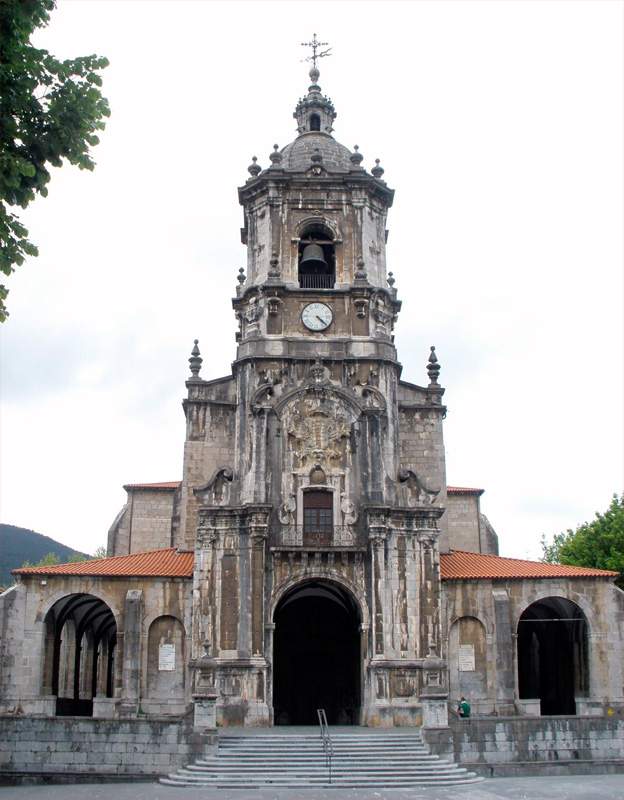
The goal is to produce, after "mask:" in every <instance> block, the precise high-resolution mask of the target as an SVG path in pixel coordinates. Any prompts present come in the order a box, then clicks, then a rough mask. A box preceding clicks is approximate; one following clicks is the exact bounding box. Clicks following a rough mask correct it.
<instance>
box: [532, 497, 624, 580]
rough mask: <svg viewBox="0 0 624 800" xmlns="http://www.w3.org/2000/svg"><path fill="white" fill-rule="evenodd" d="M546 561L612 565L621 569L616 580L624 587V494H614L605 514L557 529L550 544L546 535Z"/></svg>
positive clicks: (601, 567) (543, 554)
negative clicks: (574, 525) (590, 520)
mask: <svg viewBox="0 0 624 800" xmlns="http://www.w3.org/2000/svg"><path fill="white" fill-rule="evenodd" d="M542 551H543V552H542V558H541V560H542V561H546V562H548V563H549V564H571V565H573V566H579V567H596V568H597V569H612V570H614V571H616V572H619V573H620V577H619V578H618V579H617V580H616V584H617V585H618V586H619V587H620V589H624V494H623V495H622V496H621V497H618V496H617V494H614V495H613V499H612V500H611V504H610V505H609V508H608V509H607V510H606V512H605V513H604V514H598V513H597V514H596V519H594V520H593V521H592V522H586V523H584V524H583V525H579V527H578V528H577V529H576V530H571V529H569V530H567V531H566V532H565V533H557V534H555V536H554V537H553V540H552V542H551V543H550V544H549V543H548V542H547V541H546V537H544V536H542Z"/></svg>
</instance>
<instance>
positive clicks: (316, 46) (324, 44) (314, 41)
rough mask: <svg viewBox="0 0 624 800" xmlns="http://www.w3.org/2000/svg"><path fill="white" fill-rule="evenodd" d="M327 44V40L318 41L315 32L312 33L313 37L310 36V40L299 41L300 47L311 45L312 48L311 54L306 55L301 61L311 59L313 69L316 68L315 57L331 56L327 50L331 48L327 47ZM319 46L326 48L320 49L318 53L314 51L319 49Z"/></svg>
mask: <svg viewBox="0 0 624 800" xmlns="http://www.w3.org/2000/svg"><path fill="white" fill-rule="evenodd" d="M328 44H329V42H319V40H318V39H317V38H316V34H314V35H313V37H312V41H311V42H301V46H302V47H311V48H312V55H311V56H308V57H307V58H303V59H301V60H302V61H311V62H312V66H313V67H314V69H316V59H317V58H323V57H324V56H331V55H332V54H331V53H330V52H329V51H330V50H331V47H327V45H328ZM319 47H327V50H321V52H320V53H317V52H316V51H317V50H318V49H319Z"/></svg>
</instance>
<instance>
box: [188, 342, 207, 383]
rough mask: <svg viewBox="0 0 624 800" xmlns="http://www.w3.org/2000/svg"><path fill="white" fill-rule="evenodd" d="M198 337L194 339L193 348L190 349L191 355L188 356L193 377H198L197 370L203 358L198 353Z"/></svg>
mask: <svg viewBox="0 0 624 800" xmlns="http://www.w3.org/2000/svg"><path fill="white" fill-rule="evenodd" d="M198 344H199V339H195V340H194V343H193V349H192V350H191V357H190V358H189V364H190V365H191V373H192V374H193V377H194V378H198V377H199V370H200V369H201V365H202V361H203V360H204V359H203V358H202V357H201V356H200V354H199V347H198V346H197V345H198Z"/></svg>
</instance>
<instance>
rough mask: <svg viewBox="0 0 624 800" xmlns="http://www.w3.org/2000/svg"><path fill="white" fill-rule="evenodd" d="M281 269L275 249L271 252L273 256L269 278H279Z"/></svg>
mask: <svg viewBox="0 0 624 800" xmlns="http://www.w3.org/2000/svg"><path fill="white" fill-rule="evenodd" d="M279 276H280V271H279V258H278V257H277V253H276V252H275V250H274V251H273V252H272V253H271V258H270V260H269V278H279Z"/></svg>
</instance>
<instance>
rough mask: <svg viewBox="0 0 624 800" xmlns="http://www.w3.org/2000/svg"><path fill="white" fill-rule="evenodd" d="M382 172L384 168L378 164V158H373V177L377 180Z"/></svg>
mask: <svg viewBox="0 0 624 800" xmlns="http://www.w3.org/2000/svg"><path fill="white" fill-rule="evenodd" d="M384 172H385V170H384V168H383V167H382V166H380V164H379V159H378V158H376V159H375V166H374V167H373V168H372V169H371V173H372V175H373V176H374V177H375V178H377V180H379V179H380V178H381V176H382V175H383V174H384Z"/></svg>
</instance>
